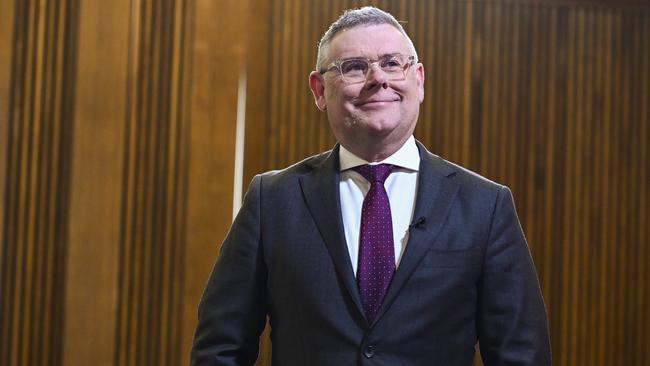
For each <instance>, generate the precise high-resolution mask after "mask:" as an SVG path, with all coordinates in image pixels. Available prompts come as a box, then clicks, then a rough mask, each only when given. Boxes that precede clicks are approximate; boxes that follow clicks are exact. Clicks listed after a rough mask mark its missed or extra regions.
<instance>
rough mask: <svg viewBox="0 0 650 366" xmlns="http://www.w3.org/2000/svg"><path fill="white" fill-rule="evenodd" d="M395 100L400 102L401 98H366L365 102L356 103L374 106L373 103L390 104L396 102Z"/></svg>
mask: <svg viewBox="0 0 650 366" xmlns="http://www.w3.org/2000/svg"><path fill="white" fill-rule="evenodd" d="M394 102H399V99H377V100H374V99H373V100H366V101H363V102H359V103H356V106H357V107H362V106H365V105H368V106H372V105H383V104H389V103H394Z"/></svg>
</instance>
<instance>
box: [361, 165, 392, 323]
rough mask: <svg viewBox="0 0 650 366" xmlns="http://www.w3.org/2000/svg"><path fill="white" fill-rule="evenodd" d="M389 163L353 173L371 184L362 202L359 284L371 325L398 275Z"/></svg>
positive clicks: (364, 307)
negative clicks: (386, 182) (390, 201)
mask: <svg viewBox="0 0 650 366" xmlns="http://www.w3.org/2000/svg"><path fill="white" fill-rule="evenodd" d="M393 168H394V166H393V165H390V164H379V165H362V166H358V167H355V168H354V170H355V171H357V172H358V173H359V174H361V175H363V177H364V178H366V180H368V181H369V182H370V190H369V191H368V193H367V194H366V197H365V198H364V200H363V207H362V211H361V232H360V236H359V266H358V268H357V282H358V284H359V292H360V294H361V303H362V305H363V310H364V311H365V313H366V318H367V319H368V322H372V321H373V319H374V318H375V316H376V315H377V311H378V310H379V307H380V306H381V303H382V301H383V300H384V295H386V290H388V285H390V281H391V280H392V279H393V274H394V273H395V249H394V243H393V222H392V219H391V214H390V203H389V201H388V194H387V193H386V189H385V188H384V181H385V180H386V178H388V176H389V175H390V173H391V172H392V170H393Z"/></svg>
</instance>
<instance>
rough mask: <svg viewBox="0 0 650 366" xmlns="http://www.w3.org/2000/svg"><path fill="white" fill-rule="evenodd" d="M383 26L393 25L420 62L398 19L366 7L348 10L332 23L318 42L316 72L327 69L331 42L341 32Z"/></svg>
mask: <svg viewBox="0 0 650 366" xmlns="http://www.w3.org/2000/svg"><path fill="white" fill-rule="evenodd" d="M381 24H388V25H392V26H393V27H395V28H396V29H397V30H399V31H400V32H401V33H402V34H403V35H404V38H406V43H407V46H408V48H409V50H410V51H411V53H412V54H413V56H415V62H418V54H417V51H415V46H414V45H413V41H411V38H410V37H409V36H408V34H406V31H405V30H404V28H403V27H402V25H401V24H400V23H399V22H398V21H397V19H395V17H393V16H392V15H391V14H389V13H387V12H385V11H383V10H381V9H378V8H375V7H373V6H364V7H363V8H359V9H348V10H346V11H345V12H344V13H343V14H342V15H341V16H340V17H339V18H338V19H337V20H336V21H335V22H334V23H332V25H331V26H330V27H329V29H328V30H327V31H326V32H325V34H323V38H321V39H320V42H318V57H317V58H316V70H318V71H323V69H324V68H325V67H326V65H325V62H326V60H325V57H326V51H327V47H328V46H329V44H330V42H332V39H333V38H334V36H336V35H337V34H338V33H339V32H341V31H343V30H346V29H350V28H354V27H359V26H367V25H381Z"/></svg>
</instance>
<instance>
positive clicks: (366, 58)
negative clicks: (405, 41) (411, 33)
mask: <svg viewBox="0 0 650 366" xmlns="http://www.w3.org/2000/svg"><path fill="white" fill-rule="evenodd" d="M401 54H402V53H401V52H392V53H384V54H382V55H379V57H378V58H377V59H378V60H379V59H382V58H385V57H390V56H396V55H401ZM347 60H370V58H368V57H363V56H356V57H346V58H341V59H338V60H335V61H347Z"/></svg>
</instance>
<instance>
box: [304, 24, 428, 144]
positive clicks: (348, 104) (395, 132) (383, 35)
mask: <svg viewBox="0 0 650 366" xmlns="http://www.w3.org/2000/svg"><path fill="white" fill-rule="evenodd" d="M326 52H327V54H326V63H327V64H328V65H329V63H331V62H333V61H336V60H341V59H349V58H357V57H360V58H367V59H371V60H377V59H379V58H381V57H382V56H385V55H390V54H397V53H399V54H403V55H408V56H411V52H410V51H409V48H408V46H407V41H406V38H405V37H404V36H403V35H402V33H400V31H399V30H397V29H396V28H394V27H393V26H391V25H388V24H381V25H369V26H359V27H355V28H350V29H347V30H344V31H342V32H340V33H338V34H337V35H336V36H335V37H334V38H333V39H332V41H331V43H330V44H329V47H328V48H327V50H326ZM393 78H394V77H393ZM310 87H311V89H312V92H313V93H314V98H315V100H316V104H317V105H318V107H319V108H320V109H321V110H326V111H327V116H328V119H329V123H330V126H331V128H332V131H333V132H334V135H335V136H336V138H337V140H338V141H339V142H340V143H341V144H343V146H345V147H346V148H348V149H350V150H352V151H353V152H354V151H355V148H354V147H355V145H359V144H361V145H364V144H366V145H368V144H371V145H372V144H382V145H397V147H399V146H401V144H403V143H404V141H406V139H407V138H408V137H409V136H410V135H411V134H412V133H413V130H414V128H415V124H416V122H417V118H418V113H419V109H420V103H421V102H422V100H423V99H424V68H423V66H422V64H419V63H418V64H415V65H411V66H410V67H409V68H408V69H407V71H406V76H405V78H403V79H401V80H391V77H390V76H389V75H387V74H386V73H384V71H382V70H381V68H380V67H379V66H378V65H377V64H372V65H371V66H370V69H369V71H368V75H367V77H366V79H365V81H363V82H360V83H348V82H346V81H344V80H343V79H342V77H341V75H340V73H339V72H338V71H336V70H333V71H329V72H326V73H324V74H322V75H321V74H320V73H318V72H312V74H311V75H310ZM367 147H368V146H365V148H367ZM371 148H372V147H371Z"/></svg>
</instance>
